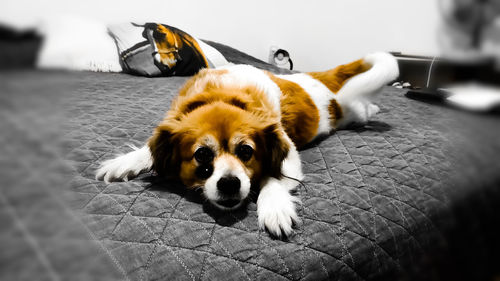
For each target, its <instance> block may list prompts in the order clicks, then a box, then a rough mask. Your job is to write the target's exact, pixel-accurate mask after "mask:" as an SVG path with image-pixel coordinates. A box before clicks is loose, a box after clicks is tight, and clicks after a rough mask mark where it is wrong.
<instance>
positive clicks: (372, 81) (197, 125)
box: [96, 53, 399, 237]
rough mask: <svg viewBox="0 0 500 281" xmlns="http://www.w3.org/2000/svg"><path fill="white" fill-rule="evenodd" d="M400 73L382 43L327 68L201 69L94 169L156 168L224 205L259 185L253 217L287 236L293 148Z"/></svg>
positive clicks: (339, 122) (365, 112)
mask: <svg viewBox="0 0 500 281" xmlns="http://www.w3.org/2000/svg"><path fill="white" fill-rule="evenodd" d="M398 75H399V69H398V65H397V61H396V59H395V58H394V57H393V56H392V55H390V54H387V53H374V54H370V55H368V56H366V57H364V58H363V59H360V60H357V61H354V62H352V63H349V64H345V65H341V66H338V67H337V68H334V69H331V70H328V71H324V72H310V73H297V74H289V75H274V74H272V73H270V72H267V71H263V70H260V69H257V68H255V67H253V66H249V65H229V66H224V67H221V68H217V69H203V70H201V71H200V72H199V73H198V74H196V75H194V76H193V77H192V78H190V79H189V80H188V81H187V82H186V83H185V85H184V86H183V87H182V88H181V89H180V91H179V95H178V97H177V98H176V99H175V100H174V101H173V102H172V105H171V108H170V110H169V111H168V112H167V114H166V116H165V118H164V119H163V121H161V122H160V124H159V125H158V126H157V127H156V128H155V129H154V132H153V134H152V136H151V138H150V139H149V140H148V141H147V143H146V145H144V146H143V147H142V148H139V149H136V150H134V151H132V152H129V153H127V154H125V155H121V156H118V157H117V158H114V159H111V160H107V161H105V162H103V163H102V164H101V166H100V168H99V169H98V171H97V173H96V178H97V179H99V180H104V181H105V182H110V181H119V180H124V181H127V180H130V179H132V178H133V177H135V176H137V175H138V174H140V173H143V172H146V171H150V170H154V171H155V172H156V173H157V174H158V175H159V176H165V177H171V178H176V179H180V180H181V181H182V183H183V184H184V185H185V186H186V187H187V188H200V189H201V190H202V191H203V195H204V196H205V197H206V199H208V201H209V202H210V203H212V204H213V205H214V206H216V207H217V208H219V209H222V210H234V209H236V208H239V207H241V206H242V205H244V203H245V202H246V201H247V198H249V194H250V191H251V188H257V189H258V190H259V194H258V197H257V214H258V222H259V226H260V227H261V228H262V229H267V230H268V231H269V233H270V234H271V235H274V236H276V237H284V236H289V235H290V234H291V233H292V232H293V229H292V226H293V225H294V223H295V222H297V221H298V217H297V213H296V210H295V204H297V203H299V200H298V199H297V198H296V197H295V196H293V195H292V194H291V191H293V190H295V189H296V187H297V186H298V183H299V182H300V181H301V180H302V179H303V177H304V176H303V174H302V169H301V162H300V161H301V160H300V157H299V153H298V149H300V148H302V147H304V146H305V145H306V144H308V143H310V142H312V141H314V140H316V139H317V138H318V137H321V136H324V135H328V134H330V133H332V132H334V131H335V130H338V129H343V128H346V127H347V126H348V125H349V124H352V123H358V124H363V123H366V122H367V121H368V119H369V118H370V117H372V116H373V115H374V114H376V113H377V112H378V111H379V108H378V107H377V106H376V105H374V104H372V103H371V102H370V99H371V97H372V96H373V95H374V94H376V93H377V92H378V91H379V90H380V89H381V88H382V87H383V86H384V85H386V84H387V83H389V82H390V81H393V80H394V79H396V78H397V76H398Z"/></svg>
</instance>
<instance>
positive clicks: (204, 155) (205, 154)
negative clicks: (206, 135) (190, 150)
mask: <svg viewBox="0 0 500 281" xmlns="http://www.w3.org/2000/svg"><path fill="white" fill-rule="evenodd" d="M194 158H195V159H196V161H198V162H199V163H203V164H206V163H210V162H212V160H213V159H214V152H213V151H212V150H211V149H210V148H208V147H204V146H203V147H200V148H198V149H197V150H196V152H195V153H194Z"/></svg>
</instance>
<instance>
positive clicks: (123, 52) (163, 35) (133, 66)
mask: <svg viewBox="0 0 500 281" xmlns="http://www.w3.org/2000/svg"><path fill="white" fill-rule="evenodd" d="M38 29H39V30H38V32H39V33H40V34H41V35H42V37H43V43H42V46H41V49H40V51H39V53H38V60H37V67H39V68H44V69H66V70H87V71H102V72H121V71H124V72H127V73H131V74H137V75H142V76H150V77H152V76H173V75H180V76H186V75H194V74H196V73H197V72H198V71H199V70H200V69H201V68H205V67H219V66H222V65H225V64H228V61H227V60H226V59H225V58H224V56H223V55H222V54H221V53H220V52H218V51H217V50H216V49H215V48H213V47H211V46H209V45H208V44H206V43H204V42H203V41H201V40H197V39H195V38H194V37H192V36H190V35H189V34H187V33H186V32H184V31H182V30H180V29H177V28H175V27H172V26H168V25H165V24H157V23H144V24H136V23H123V24H115V25H110V26H106V25H105V24H103V23H101V22H99V21H96V20H92V19H87V18H82V17H77V16H72V15H65V16H60V17H57V18H53V19H50V20H47V21H45V22H43V23H42V25H41V26H39V28H38Z"/></svg>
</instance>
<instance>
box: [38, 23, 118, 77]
mask: <svg viewBox="0 0 500 281" xmlns="http://www.w3.org/2000/svg"><path fill="white" fill-rule="evenodd" d="M39 33H40V34H41V35H42V36H43V41H42V46H41V49H40V51H39V53H38V60H37V67H39V68H44V69H66V70H89V71H104V72H120V71H122V68H121V66H120V63H119V59H118V54H117V52H116V46H115V43H114V42H113V39H112V38H111V37H110V36H109V34H108V30H107V26H106V25H105V24H103V23H101V22H99V21H95V20H91V19H87V18H81V17H77V16H70V15H66V16H60V17H57V18H53V19H50V20H47V21H44V22H42V24H41V26H39Z"/></svg>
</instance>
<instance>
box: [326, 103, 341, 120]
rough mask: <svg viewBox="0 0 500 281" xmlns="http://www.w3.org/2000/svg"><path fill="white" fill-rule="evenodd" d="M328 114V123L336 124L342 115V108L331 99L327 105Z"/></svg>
mask: <svg viewBox="0 0 500 281" xmlns="http://www.w3.org/2000/svg"><path fill="white" fill-rule="evenodd" d="M328 112H329V113H330V121H331V122H332V123H333V124H336V123H337V121H338V120H340V119H341V118H342V116H343V115H344V114H343V112H342V107H340V104H338V102H337V100H335V99H331V100H330V104H329V105H328Z"/></svg>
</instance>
